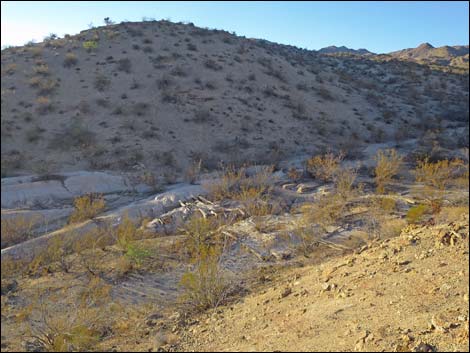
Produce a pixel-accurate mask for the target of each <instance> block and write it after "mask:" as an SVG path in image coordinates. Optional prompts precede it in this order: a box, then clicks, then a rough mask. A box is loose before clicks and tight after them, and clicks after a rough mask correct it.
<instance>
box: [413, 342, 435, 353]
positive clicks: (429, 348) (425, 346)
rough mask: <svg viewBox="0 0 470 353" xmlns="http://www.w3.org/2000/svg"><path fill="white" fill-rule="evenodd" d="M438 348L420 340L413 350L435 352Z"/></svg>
mask: <svg viewBox="0 0 470 353" xmlns="http://www.w3.org/2000/svg"><path fill="white" fill-rule="evenodd" d="M435 351H436V349H435V348H434V347H433V346H431V345H430V344H428V343H424V342H420V343H418V345H416V346H415V347H414V348H413V352H435Z"/></svg>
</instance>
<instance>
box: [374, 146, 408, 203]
mask: <svg viewBox="0 0 470 353" xmlns="http://www.w3.org/2000/svg"><path fill="white" fill-rule="evenodd" d="M375 161H376V166H375V169H374V174H375V184H376V186H377V192H378V193H380V194H383V193H384V192H385V187H386V186H387V184H389V183H390V182H391V181H392V178H393V177H394V176H395V175H397V173H398V172H399V171H400V168H401V166H402V164H403V156H400V155H399V154H398V153H397V151H396V150H395V149H388V150H385V151H383V150H378V151H377V154H376V155H375Z"/></svg>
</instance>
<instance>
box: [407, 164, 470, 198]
mask: <svg viewBox="0 0 470 353" xmlns="http://www.w3.org/2000/svg"><path fill="white" fill-rule="evenodd" d="M463 165H464V163H463V161H462V160H461V159H454V160H447V159H444V160H440V161H437V162H434V163H433V162H430V161H429V158H425V159H424V160H421V161H418V162H417V165H416V168H415V170H414V174H415V178H416V181H417V182H422V183H424V184H426V185H428V186H431V187H433V188H436V189H439V190H445V189H446V188H447V187H448V186H449V184H451V183H452V179H453V177H454V176H456V175H457V172H458V170H459V169H460V167H462V166H463Z"/></svg>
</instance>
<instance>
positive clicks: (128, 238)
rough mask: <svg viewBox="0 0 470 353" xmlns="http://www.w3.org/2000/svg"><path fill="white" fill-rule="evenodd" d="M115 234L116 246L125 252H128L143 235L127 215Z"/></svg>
mask: <svg viewBox="0 0 470 353" xmlns="http://www.w3.org/2000/svg"><path fill="white" fill-rule="evenodd" d="M114 233H115V238H116V245H117V246H118V247H119V248H120V249H121V250H122V251H124V252H127V251H128V249H129V246H130V245H131V244H132V242H133V241H134V240H137V239H138V238H139V237H140V236H141V234H142V233H141V231H140V230H139V229H138V228H137V226H136V224H135V223H134V222H133V221H132V220H131V219H130V218H129V216H128V215H127V214H125V215H124V216H123V217H122V219H121V222H120V223H119V225H118V226H117V228H116V230H115V232H114Z"/></svg>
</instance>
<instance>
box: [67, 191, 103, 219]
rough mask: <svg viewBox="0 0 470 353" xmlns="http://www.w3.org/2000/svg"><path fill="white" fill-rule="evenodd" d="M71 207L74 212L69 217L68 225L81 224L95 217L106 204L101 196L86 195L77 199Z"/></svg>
mask: <svg viewBox="0 0 470 353" xmlns="http://www.w3.org/2000/svg"><path fill="white" fill-rule="evenodd" d="M73 205H74V207H75V210H74V211H73V213H72V214H71V215H70V218H69V223H77V222H82V221H85V220H87V219H91V218H93V217H95V216H97V215H98V214H99V213H101V212H102V211H103V210H104V209H105V207H106V202H105V201H104V198H103V196H101V195H96V194H87V195H84V196H80V197H77V198H76V199H75V200H74V201H73Z"/></svg>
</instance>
